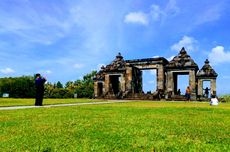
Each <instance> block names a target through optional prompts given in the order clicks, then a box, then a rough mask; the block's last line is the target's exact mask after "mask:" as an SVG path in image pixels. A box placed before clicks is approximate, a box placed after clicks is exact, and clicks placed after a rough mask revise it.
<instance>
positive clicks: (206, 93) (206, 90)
mask: <svg viewBox="0 0 230 152" xmlns="http://www.w3.org/2000/svg"><path fill="white" fill-rule="evenodd" d="M202 87H203V96H204V97H205V98H210V97H211V94H210V92H211V89H210V88H211V81H210V80H204V81H203V84H202Z"/></svg>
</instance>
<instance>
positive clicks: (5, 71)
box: [0, 68, 15, 74]
mask: <svg viewBox="0 0 230 152" xmlns="http://www.w3.org/2000/svg"><path fill="white" fill-rule="evenodd" d="M0 72H1V73H3V74H10V73H14V72H15V71H14V70H13V69H11V68H5V69H0Z"/></svg>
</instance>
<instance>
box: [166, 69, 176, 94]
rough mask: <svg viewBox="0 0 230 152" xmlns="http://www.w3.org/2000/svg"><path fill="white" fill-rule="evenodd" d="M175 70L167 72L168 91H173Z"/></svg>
mask: <svg viewBox="0 0 230 152" xmlns="http://www.w3.org/2000/svg"><path fill="white" fill-rule="evenodd" d="M173 86H174V84H173V72H172V71H168V72H167V84H166V87H167V92H170V91H173Z"/></svg>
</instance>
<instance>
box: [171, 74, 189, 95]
mask: <svg viewBox="0 0 230 152" xmlns="http://www.w3.org/2000/svg"><path fill="white" fill-rule="evenodd" d="M173 81H174V90H173V93H174V95H183V94H184V92H185V90H186V88H187V86H189V72H174V73H173Z"/></svg>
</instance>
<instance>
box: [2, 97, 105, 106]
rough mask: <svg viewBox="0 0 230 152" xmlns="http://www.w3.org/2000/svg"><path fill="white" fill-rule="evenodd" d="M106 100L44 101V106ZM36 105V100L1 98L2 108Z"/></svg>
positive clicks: (71, 99)
mask: <svg viewBox="0 0 230 152" xmlns="http://www.w3.org/2000/svg"><path fill="white" fill-rule="evenodd" d="M102 101H105V100H90V99H77V98H70V99H44V100H43V105H52V104H67V103H81V102H102ZM34 103H35V99H18V98H0V107H8V106H32V105H34Z"/></svg>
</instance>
